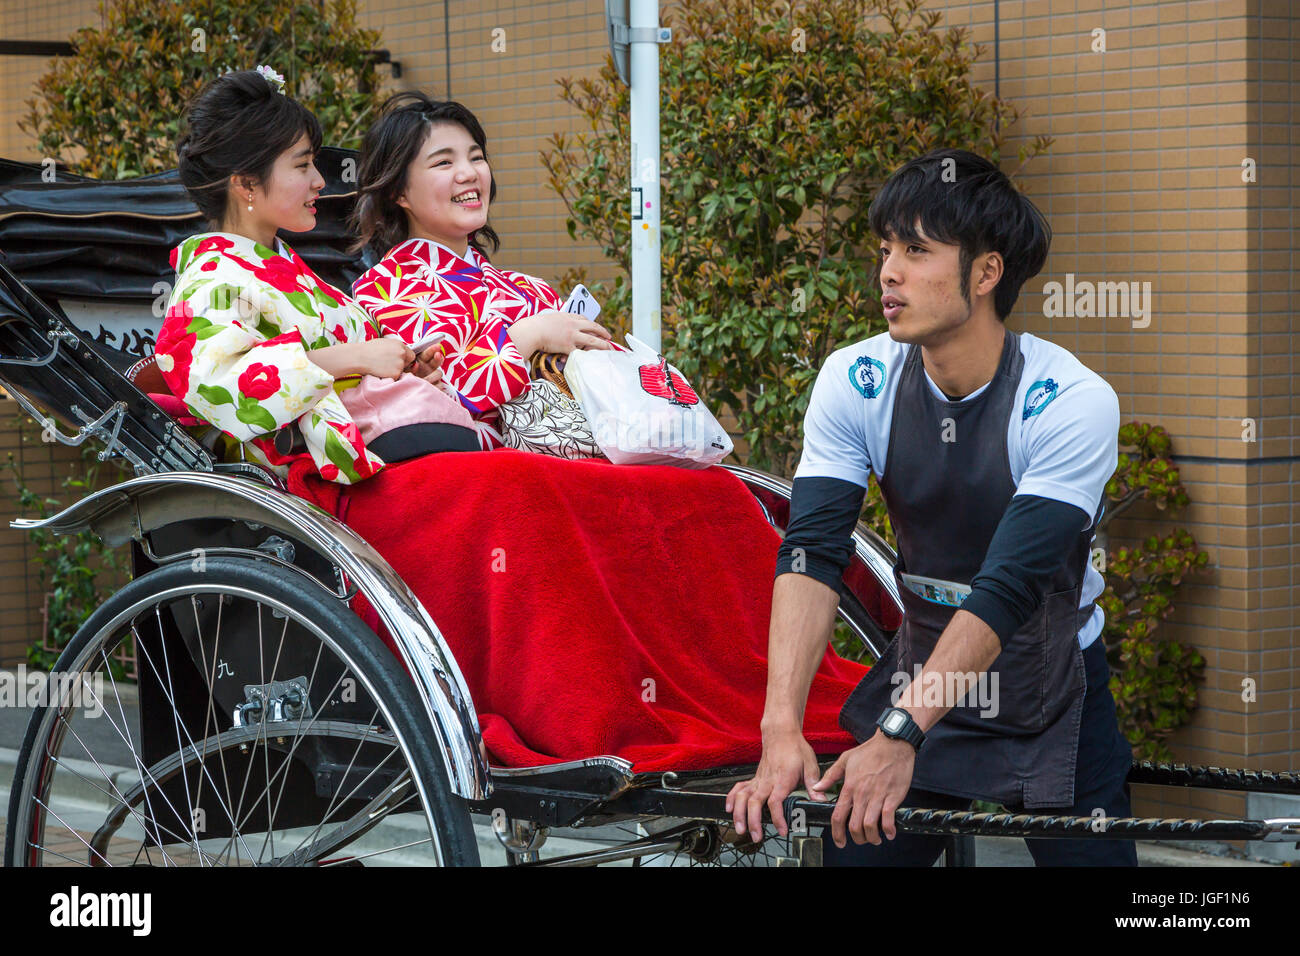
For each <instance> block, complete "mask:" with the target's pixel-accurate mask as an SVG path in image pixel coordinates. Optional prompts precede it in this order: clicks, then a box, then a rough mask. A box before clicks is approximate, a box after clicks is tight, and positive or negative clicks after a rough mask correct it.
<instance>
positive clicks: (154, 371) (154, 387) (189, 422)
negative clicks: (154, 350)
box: [126, 355, 207, 428]
mask: <svg viewBox="0 0 1300 956" xmlns="http://www.w3.org/2000/svg"><path fill="white" fill-rule="evenodd" d="M126 378H127V381H129V382H131V383H132V384H133V385H134V386H135V387H136V388H138V389H140V391H142V392H144V393H145V395H147V396H148V397H149V400H150V401H151V402H153V403H154V404H155V405H157V406H158V407H159V408H161V409H162V410H163V411H164V412H166V413H167V414H168V415H170V416H171V417H172V418H174V419H176V421H177V423H178V424H180V425H183V426H185V427H186V428H189V427H191V426H193V425H205V424H207V423H206V422H204V421H203V420H202V419H199V418H195V417H194V416H193V415H191V414H190V410H189V409H188V408H187V407H186V406H185V403H184V402H183V401H181V400H180V399H179V398H177V397H176V396H175V395H173V394H172V390H171V389H170V388H169V387H168V385H167V380H166V379H164V378H163V374H162V371H161V370H160V369H159V368H158V358H157V356H155V355H150V356H148V357H147V358H142V359H140V361H138V362H136V363H135V364H134V365H132V366H131V367H130V368H129V369H127V370H126Z"/></svg>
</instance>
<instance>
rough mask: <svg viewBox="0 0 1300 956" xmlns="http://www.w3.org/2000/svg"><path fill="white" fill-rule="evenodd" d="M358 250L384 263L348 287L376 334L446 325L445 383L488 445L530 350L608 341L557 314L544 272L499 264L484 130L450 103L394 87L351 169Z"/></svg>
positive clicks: (525, 377) (518, 389)
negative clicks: (493, 257) (493, 258)
mask: <svg viewBox="0 0 1300 956" xmlns="http://www.w3.org/2000/svg"><path fill="white" fill-rule="evenodd" d="M358 180H359V184H358V197H357V205H356V210H355V213H354V224H355V228H356V231H357V233H358V235H359V237H360V238H359V240H358V243H357V246H356V248H357V249H358V250H359V249H362V248H365V247H366V246H369V247H370V248H372V249H374V250H375V252H376V253H383V254H384V255H383V259H382V260H381V261H380V262H379V263H378V264H377V265H376V266H375V267H374V268H372V269H370V270H369V271H367V272H365V273H364V274H363V275H362V276H361V277H360V278H359V279H357V281H356V282H355V283H354V284H353V287H352V291H353V295H354V297H355V298H356V300H357V301H358V302H359V303H360V304H361V306H362V307H363V308H365V309H366V310H367V311H369V312H370V314H371V315H372V316H374V317H375V318H376V319H378V320H379V322H380V324H381V325H382V326H383V327H384V329H385V331H389V332H396V333H397V334H398V335H400V336H402V338H404V339H405V340H406V341H407V342H411V343H415V342H419V341H421V340H422V339H424V338H425V337H426V336H427V335H428V334H429V333H431V332H444V333H446V338H445V339H444V340H443V351H444V354H445V358H444V362H443V372H444V375H445V381H446V382H448V383H449V384H450V385H452V386H453V387H454V388H455V389H456V390H457V391H458V392H459V393H460V399H461V403H462V404H463V405H464V406H465V407H466V408H467V409H468V410H469V412H470V414H471V415H472V416H473V417H474V419H475V422H476V424H477V427H478V430H479V441H480V443H481V444H482V446H483V447H484V448H485V449H492V448H500V447H502V446H503V444H504V443H503V441H502V439H501V435H500V433H499V432H498V431H497V428H496V423H497V417H498V412H497V408H498V406H500V405H501V404H503V403H504V402H508V401H509V400H510V399H512V398H515V397H516V396H518V395H522V394H523V393H524V392H525V391H527V389H528V384H529V369H528V360H529V359H530V358H531V357H532V355H533V353H535V352H539V351H544V352H560V353H563V354H565V355H567V354H568V353H569V352H571V351H573V350H574V349H576V348H580V349H607V348H610V347H611V345H610V334H609V332H608V331H607V330H606V329H605V328H604V327H603V326H601V325H599V324H598V323H596V322H592V321H591V320H590V319H585V318H582V317H581V316H578V315H573V314H570V313H568V312H561V311H560V308H561V307H562V306H563V304H564V300H563V299H562V298H561V297H560V296H559V295H558V294H557V293H556V291H555V290H554V289H552V288H551V287H550V286H549V285H547V284H546V283H545V282H543V281H542V280H541V279H537V278H534V277H532V276H528V275H525V274H523V273H522V272H511V271H507V270H503V269H498V268H497V267H496V266H494V265H493V264H492V263H491V262H489V261H488V253H487V247H488V246H491V249H492V252H493V253H495V252H496V251H497V249H498V248H499V247H500V240H499V239H498V238H497V234H496V232H495V231H494V230H493V229H492V227H491V226H489V225H488V210H489V207H490V205H491V202H492V200H493V199H494V198H495V197H496V183H495V182H494V181H493V178H492V169H491V167H490V166H489V164H488V158H487V137H486V135H485V134H484V132H483V127H482V126H481V125H480V124H479V122H478V120H477V119H476V118H475V117H474V114H473V113H471V112H470V111H469V110H468V109H466V108H465V107H464V106H462V105H460V104H459V103H452V102H438V101H434V100H431V99H429V98H428V97H427V96H425V95H424V94H422V93H418V92H407V93H399V94H397V95H395V96H393V97H391V98H390V99H389V101H388V102H387V103H386V104H385V105H384V111H383V115H382V116H381V118H380V119H379V121H378V122H377V123H376V124H375V125H374V126H373V127H372V128H371V129H370V131H369V132H368V133H367V134H366V138H365V142H364V143H363V145H362V149H361V163H360V169H359V171H358Z"/></svg>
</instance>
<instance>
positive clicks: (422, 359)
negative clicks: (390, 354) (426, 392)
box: [411, 344, 443, 385]
mask: <svg viewBox="0 0 1300 956" xmlns="http://www.w3.org/2000/svg"><path fill="white" fill-rule="evenodd" d="M442 357H443V356H442V345H441V344H438V345H430V346H429V347H428V348H427V349H425V350H424V351H423V352H422V353H421V354H419V355H417V356H416V357H415V367H414V368H412V369H411V371H412V372H414V373H415V374H416V375H418V376H420V378H422V379H424V380H425V381H426V382H428V383H429V384H430V385H437V384H438V383H439V382H441V381H442Z"/></svg>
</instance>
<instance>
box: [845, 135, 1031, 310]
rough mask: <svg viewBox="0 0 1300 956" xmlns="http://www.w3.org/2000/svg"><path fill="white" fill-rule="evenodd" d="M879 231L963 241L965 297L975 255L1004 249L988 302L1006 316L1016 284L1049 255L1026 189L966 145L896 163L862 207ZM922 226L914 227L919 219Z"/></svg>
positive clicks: (908, 238)
mask: <svg viewBox="0 0 1300 956" xmlns="http://www.w3.org/2000/svg"><path fill="white" fill-rule="evenodd" d="M867 215H868V217H869V220H870V223H871V231H872V232H874V233H875V234H876V235H877V236H878V237H880V238H881V239H893V240H897V241H899V242H916V241H918V240H920V239H921V238H922V233H924V236H925V237H927V238H929V239H932V240H935V241H936V242H942V243H945V244H947V245H956V246H960V247H961V258H960V263H961V277H960V279H961V281H960V283H959V285H960V286H961V294H962V298H963V299H965V301H966V304H967V305H970V287H969V286H970V283H969V276H970V270H971V263H972V262H974V261H975V257H976V256H978V255H982V254H984V253H986V252H998V253H1001V255H1002V261H1003V271H1002V278H1001V279H1000V280H998V284H997V287H996V288H995V289H994V290H993V307H994V309H995V310H996V311H997V314H998V318H999V319H1001V320H1002V321H1003V322H1005V321H1006V319H1007V316H1008V315H1010V314H1011V309H1012V307H1013V306H1014V305H1015V304H1016V299H1017V298H1019V296H1020V287H1021V286H1022V285H1024V284H1025V282H1026V281H1027V280H1028V279H1030V278H1032V277H1033V276H1035V275H1037V274H1038V271H1039V270H1040V269H1042V268H1043V263H1044V262H1045V261H1046V260H1047V250H1048V249H1049V248H1050V246H1051V244H1052V230H1051V227H1049V226H1048V225H1047V220H1046V219H1045V218H1044V217H1043V214H1042V213H1041V212H1039V211H1038V207H1037V206H1035V205H1034V204H1033V203H1032V202H1030V200H1029V197H1027V196H1025V195H1024V194H1023V193H1021V192H1020V191H1019V190H1018V189H1016V187H1015V186H1013V185H1012V184H1011V180H1009V179H1008V178H1007V177H1006V175H1005V174H1004V173H1003V172H1002V170H1000V169H998V168H997V167H996V166H994V165H993V164H992V163H990V162H989V161H988V160H987V159H984V158H983V157H981V156H976V155H975V154H974V153H971V152H968V151H966V150H964V149H936V150H934V151H932V152H929V153H926V154H925V155H924V156H918V157H917V158H916V159H913V160H909V161H908V162H907V163H905V164H904V165H902V166H900V167H899V168H898V169H897V170H895V171H894V174H893V175H892V176H890V177H889V179H888V180H887V181H886V182H885V184H884V186H882V187H881V188H880V192H879V193H877V194H876V198H875V199H874V200H872V202H871V209H870V210H869V211H868V213H867ZM918 226H919V227H920V230H919V231H918V228H917V227H918Z"/></svg>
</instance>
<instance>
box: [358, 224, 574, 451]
mask: <svg viewBox="0 0 1300 956" xmlns="http://www.w3.org/2000/svg"><path fill="white" fill-rule="evenodd" d="M352 294H353V295H354V296H356V299H357V302H358V303H359V304H360V305H362V306H363V307H364V308H365V309H366V310H367V311H368V312H369V313H370V314H371V315H372V316H374V317H375V318H376V319H378V320H379V322H380V324H381V325H382V326H383V328H384V331H386V332H395V333H397V334H398V335H400V336H401V337H402V338H404V339H405V340H406V341H407V342H410V343H415V342H418V341H419V340H420V339H422V338H424V337H425V336H426V335H427V334H428V333H430V332H445V333H447V338H446V339H444V340H443V345H442V348H443V353H444V358H443V365H442V368H443V380H444V381H445V382H447V383H448V384H449V385H451V386H452V387H453V388H455V389H456V391H457V392H458V393H459V394H460V401H461V404H462V405H464V406H465V407H466V408H467V409H469V413H470V414H471V415H473V416H474V420H475V425H476V427H477V429H478V433H479V443H480V444H481V445H482V446H483V447H484V448H485V449H492V448H501V447H503V446H504V444H505V443H504V442H503V441H502V439H501V434H500V432H498V431H497V428H496V423H497V417H498V412H497V406H499V405H501V404H502V403H504V402H508V401H510V399H512V398H514V397H516V396H518V395H522V394H523V393H524V392H525V391H527V390H528V381H529V369H528V362H527V361H526V359H525V356H523V355H520V354H519V349H518V348H516V346H515V343H514V342H513V341H511V339H510V336H509V335H508V334H507V329H509V328H510V326H511V325H512V324H513V323H515V322H517V321H519V320H520V319H522V318H524V317H525V316H529V315H532V314H533V313H535V312H540V311H542V310H543V309H560V308H563V306H564V300H563V299H562V298H561V297H560V296H559V294H558V293H556V291H555V290H554V289H552V288H551V287H550V286H549V285H547V284H546V283H545V282H543V281H542V280H541V279H536V278H533V277H532V276H529V275H524V273H522V272H508V271H506V270H503V269H498V268H496V267H495V266H493V265H492V264H491V263H490V262H488V261H487V260H486V259H483V258H481V257H480V256H479V255H478V254H477V253H475V252H474V250H473V249H468V250H466V253H465V255H464V256H459V255H457V254H455V253H454V252H452V251H451V250H450V249H448V248H447V247H446V246H443V245H441V244H440V243H436V242H431V241H430V240H428V239H408V240H406V241H405V242H403V243H399V244H398V245H396V246H394V247H393V248H392V249H390V250H389V251H388V254H387V255H385V256H384V258H383V259H381V260H380V261H379V263H378V264H377V265H376V266H375V267H374V268H373V269H370V270H369V271H368V272H365V273H363V274H362V275H361V277H360V278H359V279H357V281H356V282H355V283H353V285H352Z"/></svg>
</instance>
